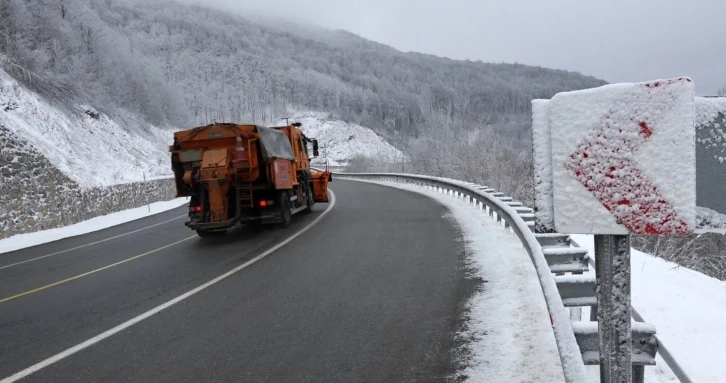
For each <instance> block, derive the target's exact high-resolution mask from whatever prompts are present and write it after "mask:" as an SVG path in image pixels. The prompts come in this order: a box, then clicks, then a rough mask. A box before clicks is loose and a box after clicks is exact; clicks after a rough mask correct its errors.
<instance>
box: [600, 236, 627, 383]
mask: <svg viewBox="0 0 726 383" xmlns="http://www.w3.org/2000/svg"><path fill="white" fill-rule="evenodd" d="M595 272H596V278H597V304H598V310H597V320H598V323H599V326H598V333H599V339H600V383H631V382H632V379H633V376H632V374H633V365H632V333H631V326H630V315H631V313H630V237H629V236H627V235H595Z"/></svg>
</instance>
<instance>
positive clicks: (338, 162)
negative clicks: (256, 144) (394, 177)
mask: <svg viewBox="0 0 726 383" xmlns="http://www.w3.org/2000/svg"><path fill="white" fill-rule="evenodd" d="M290 122H291V123H292V122H300V123H302V130H303V132H305V135H306V136H308V137H310V138H316V139H317V140H318V144H319V145H320V157H318V158H317V159H315V160H313V163H314V164H325V162H326V161H328V165H330V166H346V165H347V164H348V162H349V161H350V160H351V158H353V157H354V156H356V155H365V156H370V157H377V158H381V157H382V159H384V160H388V161H389V162H394V161H395V160H396V158H397V157H398V158H400V155H401V152H400V151H399V150H397V149H396V148H395V147H393V146H392V145H391V144H389V143H388V142H387V141H386V140H385V139H384V138H383V137H381V136H379V135H378V134H376V133H375V132H373V130H371V129H369V128H366V127H363V126H360V125H358V124H353V123H348V122H345V121H340V120H335V119H333V118H331V117H330V114H328V113H318V112H299V113H296V114H294V115H292V118H291V119H290ZM284 124H285V120H281V121H278V122H277V123H276V125H284Z"/></svg>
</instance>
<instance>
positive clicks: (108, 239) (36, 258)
mask: <svg viewBox="0 0 726 383" xmlns="http://www.w3.org/2000/svg"><path fill="white" fill-rule="evenodd" d="M186 216H187V215H186V214H184V215H180V216H178V217H176V218H172V219H168V220H166V221H164V222H159V223H156V224H153V225H151V226H146V227H142V228H141V229H136V230H134V231H129V232H128V233H123V234H119V235H116V236H113V237H109V238H106V239H102V240H100V241H96V242H91V243H87V244H85V245H81V246H76V247H74V248H71V249H66V250H61V251H56V252H55V253H50V254H46V255H41V256H40V257H35V258H31V259H26V260H24V261H22V262H16V263H11V264H9V265H5V266H0V270H2V269H7V268H9V267H13V266H17V265H22V264H23V263H28V262H33V261H37V260H39V259H43V258H48V257H52V256H54V255H58V254H63V253H67V252H69V251H73V250H78V249H82V248H84V247H88V246H93V245H97V244H99V243H102V242H106V241H110V240H112V239H116V238H121V237H125V236H127V235H130V234H134V233H138V232H140V231H143V230H146V229H151V228H152V227H156V226H159V225H163V224H165V223H168V222H171V221H176V220H177V219H179V218H183V217H186ZM0 256H2V255H1V254H0Z"/></svg>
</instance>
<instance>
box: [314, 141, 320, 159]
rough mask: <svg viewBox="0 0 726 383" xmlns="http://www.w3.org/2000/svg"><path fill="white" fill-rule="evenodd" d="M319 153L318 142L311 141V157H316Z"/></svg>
mask: <svg viewBox="0 0 726 383" xmlns="http://www.w3.org/2000/svg"><path fill="white" fill-rule="evenodd" d="M319 154H320V153H319V152H318V140H313V157H317V156H318V155H319Z"/></svg>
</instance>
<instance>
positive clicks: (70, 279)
mask: <svg viewBox="0 0 726 383" xmlns="http://www.w3.org/2000/svg"><path fill="white" fill-rule="evenodd" d="M195 237H196V235H192V236H189V237H187V238H184V239H182V240H180V241H176V242H174V243H170V244H168V245H166V246H162V247H159V248H157V249H154V250H151V251H147V252H146V253H143V254H139V255H136V256H133V257H131V258H128V259H124V260H123V261H119V262H116V263H113V264H110V265H108V266H104V267H101V268H98V269H95V270H91V271H88V272H85V273H83V274H79V275H76V276H75V277H70V278H66V279H64V280H62V281H58V282H53V283H51V284H49V285H45V286H42V287H38V288H37V289H33V290H28V291H26V292H24V293H20V294H16V295H13V296H11V297H7V298H3V299H0V303H5V302H7V301H11V300H13V299H17V298H20V297H24V296H26V295H30V294H34V293H37V292H39V291H43V290H46V289H49V288H51V287H55V286H58V285H62V284H64V283H68V282H70V281H74V280H76V279H79V278H83V277H86V276H89V275H91V274H95V273H97V272H99V271H103V270H106V269H110V268H112V267H115V266H118V265H122V264H124V263H126V262H131V261H133V260H134V259H139V258H141V257H144V256H147V255H149V254H153V253H156V252H157V251H161V250H164V249H166V248H169V247H172V246H174V245H178V244H180V243H182V242H184V241H188V240H190V239H192V238H195Z"/></svg>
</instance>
